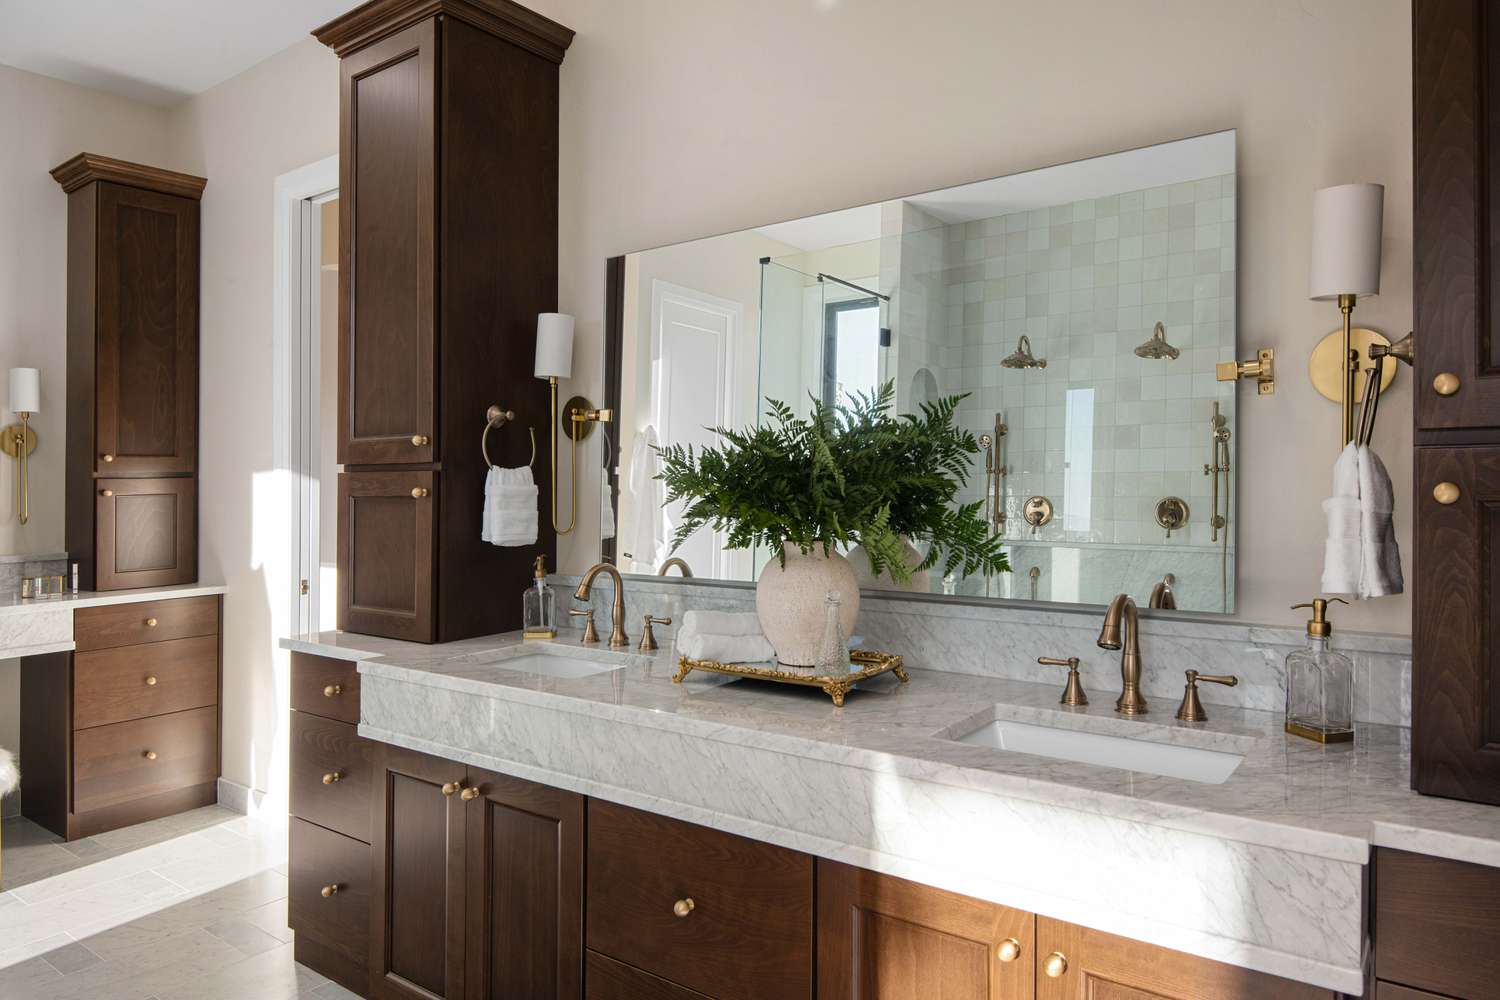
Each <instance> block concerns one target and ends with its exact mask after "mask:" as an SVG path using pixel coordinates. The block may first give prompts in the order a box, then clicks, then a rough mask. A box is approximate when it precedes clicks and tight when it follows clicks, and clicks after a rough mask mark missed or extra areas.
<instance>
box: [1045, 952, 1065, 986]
mask: <svg viewBox="0 0 1500 1000" xmlns="http://www.w3.org/2000/svg"><path fill="white" fill-rule="evenodd" d="M1042 971H1043V972H1045V973H1046V974H1047V978H1048V979H1057V978H1058V977H1059V976H1061V975H1062V974H1063V973H1064V972H1067V971H1068V956H1066V955H1064V954H1063V953H1062V952H1060V951H1054V952H1053V953H1052V954H1050V955H1048V956H1047V957H1046V959H1044V960H1043V961H1042Z"/></svg>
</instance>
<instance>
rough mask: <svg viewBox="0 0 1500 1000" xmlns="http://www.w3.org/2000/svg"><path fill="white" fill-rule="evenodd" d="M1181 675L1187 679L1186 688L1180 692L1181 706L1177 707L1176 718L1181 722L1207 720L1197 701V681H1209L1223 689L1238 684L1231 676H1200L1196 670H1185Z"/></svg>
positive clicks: (1201, 703)
mask: <svg viewBox="0 0 1500 1000" xmlns="http://www.w3.org/2000/svg"><path fill="white" fill-rule="evenodd" d="M1183 674H1184V676H1185V677H1187V687H1186V688H1185V689H1184V690H1183V692H1182V704H1181V705H1178V706H1177V718H1179V719H1181V720H1182V721H1183V722H1205V721H1207V719H1208V713H1207V712H1205V711H1204V710H1203V702H1201V701H1199V700H1198V682H1199V681H1210V682H1212V683H1214V684H1223V685H1224V686H1225V687H1234V686H1235V685H1236V684H1238V683H1239V682H1240V679H1239V678H1238V677H1236V676H1234V675H1233V674H1200V673H1198V671H1196V670H1186V671H1183Z"/></svg>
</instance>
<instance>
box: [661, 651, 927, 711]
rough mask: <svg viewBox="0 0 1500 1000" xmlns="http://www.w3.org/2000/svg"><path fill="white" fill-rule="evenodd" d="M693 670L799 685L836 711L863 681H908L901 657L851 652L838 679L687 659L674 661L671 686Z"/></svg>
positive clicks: (805, 670) (776, 666)
mask: <svg viewBox="0 0 1500 1000" xmlns="http://www.w3.org/2000/svg"><path fill="white" fill-rule="evenodd" d="M694 670H704V671H707V672H709V673H712V674H728V675H729V676H730V677H753V678H756V679H758V680H763V681H775V682H776V683H778V684H800V685H802V686H804V687H816V688H822V689H823V693H824V694H826V695H828V697H830V698H832V699H833V704H834V705H835V706H836V707H839V708H842V707H843V705H844V696H845V695H846V694H848V693H849V689H850V688H852V687H853V686H854V685H855V684H857V683H859V682H860V681H863V680H869V679H870V678H871V677H879V676H880V675H881V674H884V673H894V674H895V675H896V676H897V677H899V678H900V679H901V683H902V684H905V683H906V682H907V681H909V680H910V679H911V678H909V677H908V676H907V675H906V670H905V668H904V667H902V665H901V657H899V656H897V655H895V654H894V653H877V652H875V651H873V650H869V649H852V650H850V651H849V673H848V674H845V675H842V676H839V675H832V676H830V675H827V674H814V673H813V672H812V671H813V668H812V667H788V666H784V665H782V664H780V663H718V662H715V661H714V660H690V659H688V658H687V657H686V656H683V657H680V658H679V659H678V660H677V674H676V675H675V676H674V677H673V678H672V683H673V684H681V683H682V679H683V678H684V677H686V676H687V675H688V674H690V673H692V672H693V671H694Z"/></svg>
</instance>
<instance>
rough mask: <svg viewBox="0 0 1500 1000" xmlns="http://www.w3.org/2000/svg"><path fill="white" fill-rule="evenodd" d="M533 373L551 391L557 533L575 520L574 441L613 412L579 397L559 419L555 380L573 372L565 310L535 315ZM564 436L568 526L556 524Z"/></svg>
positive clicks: (569, 323)
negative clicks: (560, 435)
mask: <svg viewBox="0 0 1500 1000" xmlns="http://www.w3.org/2000/svg"><path fill="white" fill-rule="evenodd" d="M533 374H535V375H536V377H537V378H544V379H546V380H547V383H548V386H549V387H550V389H551V392H552V449H551V452H552V527H553V530H555V531H556V532H557V533H558V534H559V535H566V534H568V533H569V532H570V531H572V530H573V527H574V525H575V524H576V523H577V521H578V442H579V441H580V440H583V439H585V438H587V437H588V436H589V434H590V433H592V432H593V429H594V424H596V423H608V422H609V421H610V420H613V419H614V411H612V410H601V409H597V408H595V406H594V404H593V403H592V402H590V401H589V400H588V399H587V398H585V397H583V396H574V397H573V398H572V399H570V400H568V405H567V407H566V408H565V410H564V412H563V415H562V418H561V420H559V417H558V411H557V382H558V380H559V379H565V378H571V377H572V375H573V317H572V316H569V315H568V314H567V313H540V314H538V316H537V318H536V366H535V368H534V369H533ZM559 427H561V428H562V430H563V432H564V433H566V434H567V435H568V442H569V443H568V469H569V476H568V481H569V483H570V484H571V492H572V497H571V499H570V500H569V501H568V510H569V513H568V526H567V527H566V528H564V527H563V526H562V525H560V524H558V523H557V431H558V428H559Z"/></svg>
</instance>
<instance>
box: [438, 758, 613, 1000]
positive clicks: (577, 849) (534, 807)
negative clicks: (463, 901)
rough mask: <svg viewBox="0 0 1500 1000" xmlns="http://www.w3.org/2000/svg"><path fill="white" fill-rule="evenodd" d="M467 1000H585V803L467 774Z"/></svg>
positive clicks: (505, 779)
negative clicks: (517, 999) (526, 999)
mask: <svg viewBox="0 0 1500 1000" xmlns="http://www.w3.org/2000/svg"><path fill="white" fill-rule="evenodd" d="M468 785H469V788H471V789H472V790H473V791H472V792H466V793H461V794H470V795H476V797H473V798H471V799H470V800H469V801H468V805H467V806H466V812H467V816H466V819H465V822H466V824H467V826H468V834H467V842H468V864H467V865H466V866H465V869H464V872H465V875H464V882H465V889H466V892H467V894H468V919H467V921H466V923H465V931H466V934H465V937H466V942H465V954H466V956H467V958H466V963H467V970H466V976H465V980H466V982H467V986H468V997H469V1000H509V998H511V997H528V998H532V1000H554V998H555V1000H581V997H582V996H583V816H584V798H583V796H581V795H576V794H574V793H572V792H566V791H563V790H561V789H558V788H548V787H546V786H545V785H536V784H533V783H531V782H529V781H522V780H521V779H519V778H512V777H509V776H506V775H501V774H495V773H493V772H490V771H483V770H479V769H477V768H472V767H471V768H469V775H468Z"/></svg>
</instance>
